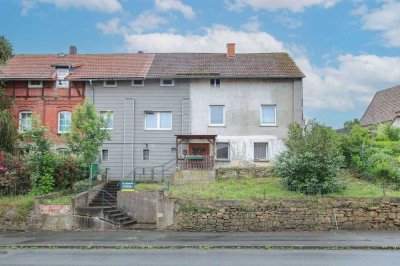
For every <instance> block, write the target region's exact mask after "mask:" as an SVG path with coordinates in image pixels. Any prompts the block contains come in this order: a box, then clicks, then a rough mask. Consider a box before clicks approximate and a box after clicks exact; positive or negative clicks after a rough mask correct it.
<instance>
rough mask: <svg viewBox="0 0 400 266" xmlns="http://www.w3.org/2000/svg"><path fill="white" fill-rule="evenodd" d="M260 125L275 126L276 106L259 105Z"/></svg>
mask: <svg viewBox="0 0 400 266" xmlns="http://www.w3.org/2000/svg"><path fill="white" fill-rule="evenodd" d="M261 125H262V126H275V125H276V105H261Z"/></svg>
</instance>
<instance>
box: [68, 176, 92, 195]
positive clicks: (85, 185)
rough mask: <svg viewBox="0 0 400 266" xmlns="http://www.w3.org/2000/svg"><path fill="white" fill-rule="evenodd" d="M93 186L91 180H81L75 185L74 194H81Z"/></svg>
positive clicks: (73, 187)
mask: <svg viewBox="0 0 400 266" xmlns="http://www.w3.org/2000/svg"><path fill="white" fill-rule="evenodd" d="M91 186H92V182H91V181H90V180H89V179H85V180H81V181H78V182H75V183H74V184H73V186H72V191H73V192H74V193H81V192H83V191H86V190H89V189H90V188H91Z"/></svg>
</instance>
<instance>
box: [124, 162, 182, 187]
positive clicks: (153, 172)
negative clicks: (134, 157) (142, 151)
mask: <svg viewBox="0 0 400 266" xmlns="http://www.w3.org/2000/svg"><path fill="white" fill-rule="evenodd" d="M174 161H176V159H175V158H174V159H171V160H169V161H168V162H166V163H164V164H162V165H157V166H143V167H139V166H138V167H135V168H133V170H132V171H131V172H130V173H129V174H128V175H126V176H125V177H124V179H129V177H130V176H132V175H133V181H134V182H135V181H136V171H137V170H139V169H141V170H142V172H145V170H146V169H147V170H150V172H151V177H152V180H154V175H155V174H159V173H161V182H163V181H164V177H165V171H167V170H169V169H171V168H172V167H175V166H176V165H175V164H173V165H171V166H170V167H168V168H165V166H166V165H167V164H169V163H171V162H174ZM157 168H161V169H160V170H159V171H155V169H157Z"/></svg>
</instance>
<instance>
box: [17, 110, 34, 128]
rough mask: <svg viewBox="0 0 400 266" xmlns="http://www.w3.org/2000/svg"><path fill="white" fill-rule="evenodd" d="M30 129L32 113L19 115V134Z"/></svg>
mask: <svg viewBox="0 0 400 266" xmlns="http://www.w3.org/2000/svg"><path fill="white" fill-rule="evenodd" d="M30 129H32V112H26V111H24V112H20V113H19V132H24V131H26V130H30Z"/></svg>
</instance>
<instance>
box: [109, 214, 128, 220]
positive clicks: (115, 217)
mask: <svg viewBox="0 0 400 266" xmlns="http://www.w3.org/2000/svg"><path fill="white" fill-rule="evenodd" d="M108 217H109V218H110V219H112V220H116V219H118V218H122V217H128V216H127V215H126V214H123V213H115V214H109V215H108Z"/></svg>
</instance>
